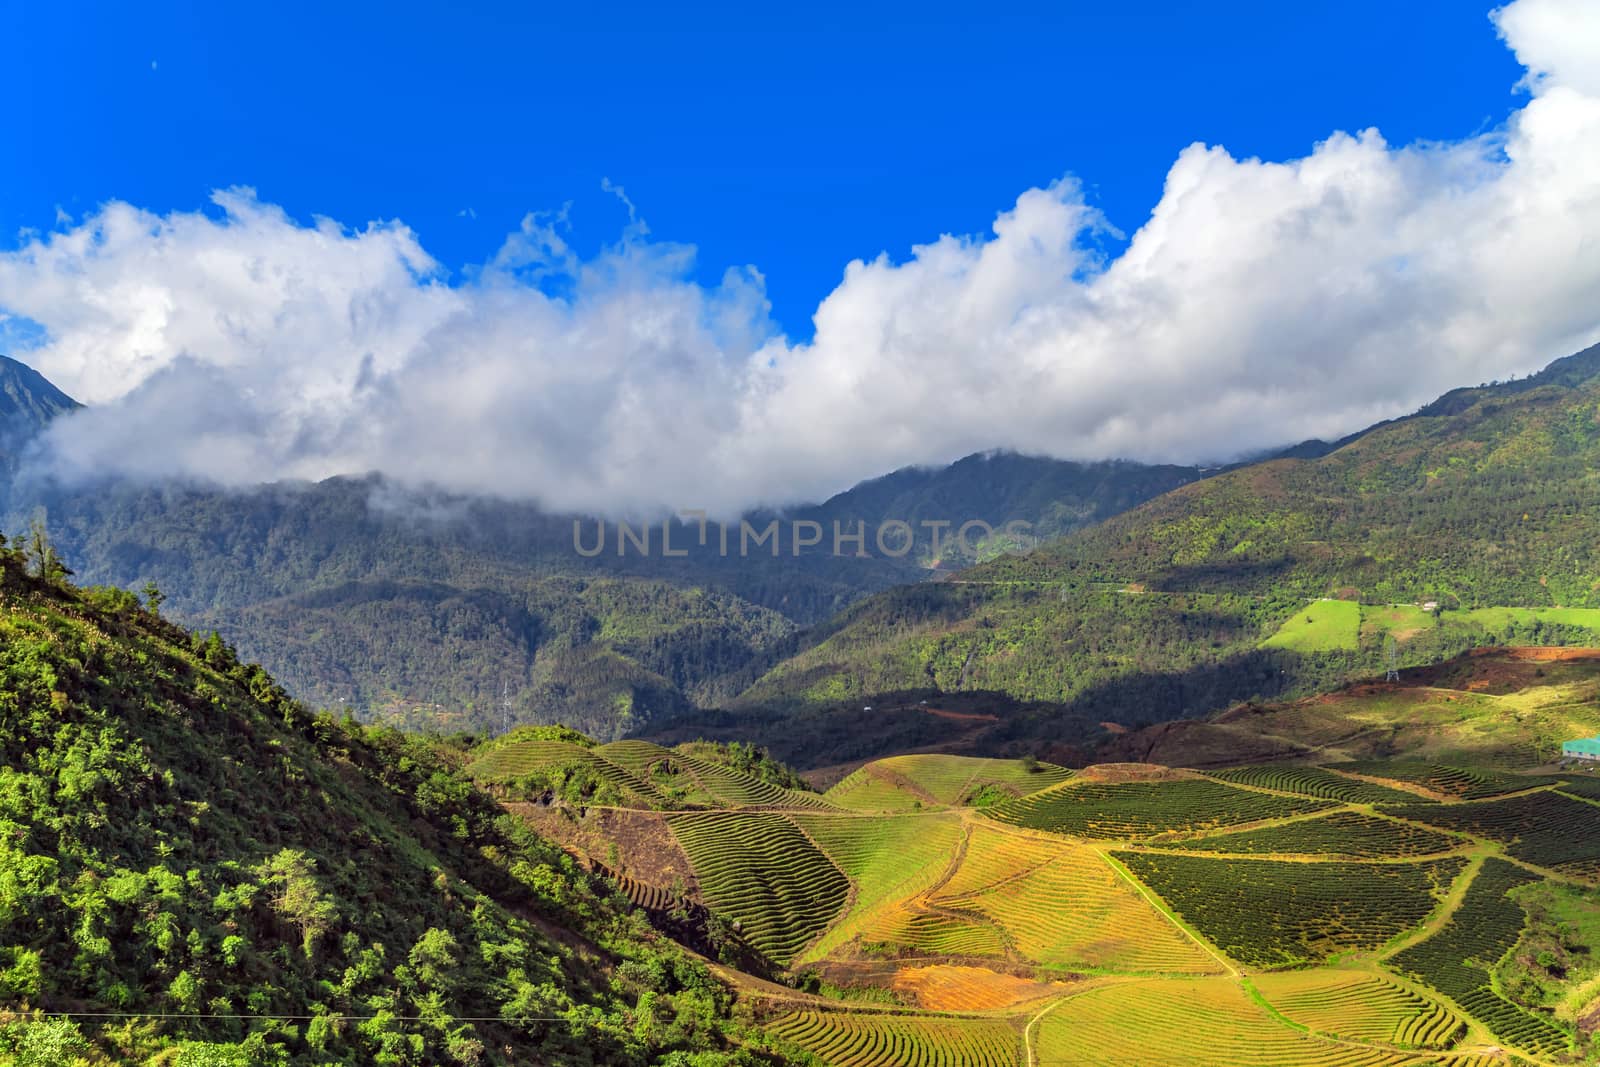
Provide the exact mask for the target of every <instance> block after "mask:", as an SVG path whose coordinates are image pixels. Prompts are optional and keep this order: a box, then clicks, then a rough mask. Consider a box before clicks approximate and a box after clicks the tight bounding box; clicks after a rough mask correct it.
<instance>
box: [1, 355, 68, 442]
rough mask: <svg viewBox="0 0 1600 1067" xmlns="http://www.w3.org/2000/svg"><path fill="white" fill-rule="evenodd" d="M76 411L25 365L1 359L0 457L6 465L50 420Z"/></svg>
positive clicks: (59, 391)
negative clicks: (0, 456) (4, 460)
mask: <svg viewBox="0 0 1600 1067" xmlns="http://www.w3.org/2000/svg"><path fill="white" fill-rule="evenodd" d="M79 407H82V405H81V404H79V403H78V402H77V401H76V400H74V399H72V398H71V397H70V396H68V395H67V394H66V393H63V392H62V391H61V390H59V389H57V388H56V387H55V386H54V385H52V384H50V382H49V381H48V380H47V379H46V378H45V377H44V375H42V374H40V373H39V372H38V371H36V370H34V369H33V368H32V367H30V366H28V365H27V364H26V363H19V362H17V361H16V360H14V359H12V358H11V357H9V356H0V454H3V455H4V456H5V457H6V461H7V464H8V465H12V464H13V457H15V455H16V453H18V452H19V451H20V450H21V449H22V448H23V447H24V446H25V445H26V444H27V443H28V442H29V441H31V440H33V439H34V438H35V437H37V436H38V435H39V433H40V432H41V431H43V430H44V428H45V426H47V425H49V423H50V420H52V419H54V418H55V417H56V416H58V415H63V414H66V413H67V412H70V411H74V410H76V409H78V408H79Z"/></svg>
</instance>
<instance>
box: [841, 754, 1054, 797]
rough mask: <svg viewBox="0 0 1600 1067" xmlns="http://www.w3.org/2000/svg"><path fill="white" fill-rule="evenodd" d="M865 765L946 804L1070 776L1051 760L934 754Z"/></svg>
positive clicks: (1014, 792)
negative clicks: (1028, 760)
mask: <svg viewBox="0 0 1600 1067" xmlns="http://www.w3.org/2000/svg"><path fill="white" fill-rule="evenodd" d="M868 766H871V767H875V768H877V769H879V770H881V771H883V772H886V773H887V774H889V775H892V776H894V778H896V779H898V780H900V781H902V782H904V783H906V784H907V785H908V786H909V787H910V788H911V789H912V790H914V791H915V792H916V793H918V794H919V795H920V796H922V797H924V798H925V799H927V800H931V801H933V802H934V803H936V804H945V805H949V806H959V805H967V804H973V803H978V802H981V801H983V800H984V799H989V798H992V799H1007V798H1014V797H1020V796H1026V795H1027V794H1029V793H1037V792H1038V791H1039V790H1041V789H1047V788H1049V787H1050V786H1053V785H1057V784H1059V783H1061V782H1064V781H1066V780H1067V778H1069V777H1071V775H1072V772H1071V771H1069V770H1067V769H1066V768H1065V767H1058V766H1056V765H1055V764H1053V763H1038V762H1035V763H1032V764H1027V763H1024V762H1023V761H1021V760H1013V759H982V758H979V757H976V756H948V755H941V754H934V753H928V754H920V755H911V756H891V757H889V758H888V759H882V760H878V761H876V762H875V763H872V764H869V765H868Z"/></svg>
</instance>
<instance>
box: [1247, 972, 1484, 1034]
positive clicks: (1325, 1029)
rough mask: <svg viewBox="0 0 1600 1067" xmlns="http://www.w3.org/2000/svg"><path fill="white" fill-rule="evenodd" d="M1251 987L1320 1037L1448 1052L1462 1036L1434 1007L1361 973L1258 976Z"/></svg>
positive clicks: (1448, 1014)
mask: <svg viewBox="0 0 1600 1067" xmlns="http://www.w3.org/2000/svg"><path fill="white" fill-rule="evenodd" d="M1251 983H1252V984H1253V985H1254V986H1255V987H1256V990H1257V991H1258V992H1259V993H1260V994H1261V996H1262V998H1263V999H1265V1000H1266V1001H1267V1003H1269V1004H1271V1005H1272V1006H1273V1008H1275V1009H1276V1010H1277V1011H1278V1012H1279V1013H1280V1014H1281V1015H1283V1016H1284V1017H1285V1018H1287V1019H1289V1020H1290V1021H1292V1022H1295V1023H1299V1024H1300V1025H1301V1026H1304V1027H1306V1028H1307V1029H1309V1030H1312V1031H1313V1032H1316V1033H1320V1034H1329V1035H1333V1036H1336V1037H1348V1038H1354V1039H1356V1040H1358V1041H1374V1042H1381V1043H1384V1044H1391V1045H1401V1046H1403V1047H1405V1048H1421V1049H1447V1048H1450V1047H1452V1046H1453V1045H1455V1043H1456V1042H1457V1041H1458V1040H1459V1039H1460V1037H1461V1036H1462V1034H1463V1033H1464V1032H1465V1030H1466V1024H1465V1023H1463V1022H1462V1021H1461V1018H1460V1017H1459V1016H1457V1015H1456V1014H1455V1013H1454V1012H1452V1011H1451V1010H1450V1009H1448V1008H1446V1007H1445V1006H1444V1005H1443V1004H1440V1003H1439V1002H1438V1001H1435V1000H1430V999H1429V998H1427V997H1424V996H1422V995H1421V994H1420V993H1414V992H1412V991H1411V990H1409V989H1407V988H1405V987H1404V986H1402V985H1400V984H1399V983H1398V982H1395V981H1392V980H1390V979H1387V978H1381V977H1379V976H1378V975H1375V974H1370V973H1367V972H1363V971H1326V970H1324V971H1287V972H1283V973H1279V974H1262V975H1257V976H1255V977H1254V978H1252V979H1251Z"/></svg>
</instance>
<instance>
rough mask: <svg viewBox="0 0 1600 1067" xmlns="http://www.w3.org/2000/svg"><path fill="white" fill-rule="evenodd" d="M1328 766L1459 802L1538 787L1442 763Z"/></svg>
mask: <svg viewBox="0 0 1600 1067" xmlns="http://www.w3.org/2000/svg"><path fill="white" fill-rule="evenodd" d="M1329 766H1330V767H1331V768H1332V769H1333V770H1336V771H1343V772H1345V773H1348V774H1361V775H1366V776H1368V777H1371V778H1386V779H1388V780H1389V781H1392V782H1409V783H1411V784H1412V785H1417V786H1421V787H1422V788H1423V789H1426V790H1428V791H1430V792H1433V793H1438V794H1441V795H1443V796H1446V797H1453V798H1455V799H1457V800H1481V799H1483V798H1484V797H1497V796H1502V795H1504V794H1506V793H1517V792H1520V791H1522V790H1524V789H1530V788H1532V787H1533V786H1535V785H1538V784H1539V783H1538V782H1536V781H1531V780H1529V779H1528V778H1525V777H1523V776H1521V775H1516V774H1507V773H1505V772H1504V771H1490V770H1482V769H1477V768H1467V767H1447V766H1445V765H1443V764H1439V763H1403V762H1402V763H1386V762H1384V761H1382V760H1359V761H1354V762H1350V763H1334V764H1329Z"/></svg>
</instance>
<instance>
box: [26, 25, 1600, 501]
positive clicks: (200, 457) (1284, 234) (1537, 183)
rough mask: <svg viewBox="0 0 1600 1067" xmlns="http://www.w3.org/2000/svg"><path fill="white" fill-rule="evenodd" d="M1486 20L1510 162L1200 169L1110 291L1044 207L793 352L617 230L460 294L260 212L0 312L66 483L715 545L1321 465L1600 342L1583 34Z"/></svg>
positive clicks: (1174, 191)
mask: <svg viewBox="0 0 1600 1067" xmlns="http://www.w3.org/2000/svg"><path fill="white" fill-rule="evenodd" d="M1495 18H1496V22H1497V25H1498V26H1499V28H1500V31H1501V33H1502V35H1503V36H1504V37H1505V39H1506V41H1507V43H1508V44H1509V46H1510V47H1511V48H1512V49H1513V50H1514V51H1515V52H1516V54H1517V56H1518V57H1519V59H1520V60H1521V61H1522V62H1523V63H1524V64H1525V65H1526V66H1527V67H1528V68H1529V76H1528V78H1527V80H1526V85H1527V87H1528V88H1529V90H1530V92H1531V94H1532V95H1531V97H1530V98H1529V100H1528V101H1527V103H1526V105H1525V106H1524V107H1523V108H1522V109H1521V110H1520V111H1519V112H1518V113H1517V114H1516V115H1515V116H1514V117H1513V119H1512V120H1511V122H1510V123H1509V124H1508V126H1507V127H1506V128H1505V129H1503V130H1499V131H1496V132H1494V133H1493V134H1490V135H1486V136H1479V137H1475V138H1472V139H1468V140H1465V141H1460V142H1453V143H1442V144H1421V145H1410V146H1401V147H1395V146H1390V145H1388V144H1386V143H1385V142H1384V140H1383V138H1382V137H1381V136H1380V135H1379V134H1378V133H1377V132H1376V131H1364V132H1361V133H1359V134H1355V135H1347V134H1342V133H1339V134H1334V135H1332V136H1330V137H1329V138H1328V139H1327V140H1326V141H1324V142H1322V143H1320V144H1319V145H1317V146H1316V148H1315V149H1314V150H1313V151H1312V152H1311V154H1310V155H1308V156H1306V157H1305V158H1303V159H1297V160H1291V161H1288V162H1282V163H1275V162H1263V161H1261V160H1255V159H1243V160H1241V159H1235V158H1234V157H1232V156H1231V155H1229V154H1228V153H1227V152H1226V151H1225V150H1224V149H1222V148H1220V147H1207V146H1204V145H1198V144H1197V145H1192V146H1190V147H1189V148H1187V149H1185V150H1184V151H1183V152H1182V153H1181V154H1180V155H1179V157H1178V159H1177V161H1176V163H1175V164H1174V165H1173V167H1172V169H1171V171H1170V173H1169V174H1168V177H1167V183H1166V188H1165V191H1164V193H1163V196H1162V199H1161V201H1160V202H1159V203H1158V204H1157V205H1156V207H1155V209H1154V211H1153V213H1152V215H1151V217H1150V219H1149V220H1148V221H1147V222H1146V223H1145V225H1144V226H1143V227H1142V228H1141V229H1140V230H1139V231H1138V232H1137V233H1136V234H1135V235H1134V236H1133V238H1132V239H1131V241H1130V243H1129V244H1128V247H1127V248H1126V249H1125V250H1124V251H1123V252H1122V253H1121V255H1119V256H1118V257H1116V258H1115V259H1114V260H1111V261H1109V262H1101V261H1099V260H1098V259H1097V258H1096V256H1095V255H1094V254H1093V253H1091V252H1090V251H1088V250H1087V249H1089V248H1090V247H1092V242H1091V241H1090V240H1089V238H1090V237H1092V235H1093V232H1094V231H1095V229H1096V228H1097V227H1099V226H1102V225H1103V222H1102V220H1101V219H1100V218H1099V217H1098V215H1097V214H1096V212H1095V211H1094V210H1093V209H1092V208H1091V207H1089V206H1088V205H1087V204H1086V203H1085V202H1084V200H1083V197H1082V194H1081V192H1080V190H1079V188H1078V186H1077V185H1076V184H1075V183H1073V182H1071V181H1062V182H1059V183H1057V184H1055V185H1053V186H1051V187H1049V188H1046V189H1031V190H1028V191H1027V192H1025V193H1023V194H1022V195H1021V196H1020V197H1019V198H1018V200H1017V202H1016V204H1015V205H1014V206H1013V207H1012V208H1011V209H1010V210H1008V211H1006V212H1004V213H1002V214H1001V215H1000V216H999V217H998V219H997V220H996V222H995V225H994V232H993V234H992V235H989V236H987V237H984V238H957V237H950V236H946V237H942V238H940V239H939V240H937V241H934V242H932V243H930V244H927V245H923V246H921V247H919V248H917V249H915V250H914V252H913V254H912V256H911V257H910V258H909V259H908V260H907V261H905V262H903V263H893V262H891V261H889V260H888V259H887V258H885V257H880V258H878V259H877V260H875V261H873V262H870V263H869V262H861V261H857V262H854V263H851V264H850V265H849V266H848V267H847V268H846V269H845V274H844V279H843V281H842V282H841V283H840V285H839V287H838V288H837V289H836V290H835V291H834V292H833V293H831V294H829V296H828V297H827V298H826V299H825V300H824V301H823V302H822V303H821V305H820V306H819V307H818V309H817V313H816V332H815V336H814V338H813V339H812V340H811V341H810V342H808V343H795V342H791V341H789V340H788V339H786V338H784V337H782V336H780V335H779V334H778V333H777V332H776V331H775V329H774V327H773V325H772V323H771V321H770V319H769V317H768V314H767V306H766V301H765V296H764V293H763V288H762V284H763V283H762V278H761V276H760V274H759V273H758V272H756V271H755V270H754V269H752V268H746V269H743V270H735V271H730V272H729V273H728V274H727V275H726V276H725V277H724V279H723V280H722V282H721V283H720V284H719V285H716V286H712V287H705V286H701V285H697V284H695V283H693V282H692V281H691V280H689V272H688V267H689V266H690V260H691V257H692V250H691V249H688V248H685V247H682V246H677V245H671V244H665V243H660V242H653V241H650V240H649V239H648V231H647V230H646V229H645V227H644V225H643V223H642V222H640V221H639V220H638V219H637V217H636V216H632V215H631V214H630V217H631V218H632V220H633V221H632V222H631V223H630V225H629V228H628V230H627V231H626V233H625V235H624V238H623V239H622V240H621V241H620V242H619V243H618V245H617V246H615V247H613V248H611V249H609V250H607V251H605V252H604V253H602V254H601V255H599V256H598V257H596V258H594V259H592V260H588V261H584V260H581V259H580V258H579V257H578V256H577V255H576V254H575V253H574V252H573V250H572V249H571V248H570V247H569V246H568V245H567V243H566V242H565V241H564V240H563V238H562V229H561V225H562V217H561V216H557V217H555V218H554V219H551V218H542V217H538V216H530V217H529V218H528V219H527V220H525V222H524V224H523V226H522V227H521V228H520V229H519V230H518V232H516V233H515V234H513V235H512V236H511V237H510V238H508V239H507V241H506V243H505V245H504V246H503V247H502V249H501V250H500V252H499V253H498V254H497V255H496V256H494V257H493V258H492V259H491V260H490V261H489V262H488V263H487V264H485V265H484V266H483V267H481V268H478V269H475V270H474V271H472V272H471V273H470V276H469V278H468V280H467V281H465V282H464V283H462V284H457V285H450V284H447V283H446V281H445V280H444V279H443V278H442V276H441V275H440V273H439V271H438V267H437V265H436V264H435V263H434V262H433V260H432V259H431V258H430V257H429V256H428V254H427V253H426V252H425V251H424V250H423V248H422V246H421V244H420V242H419V241H418V239H417V237H416V236H415V235H414V234H412V233H411V232H410V231H409V230H407V229H406V228H405V227H403V226H401V225H398V224H374V225H369V226H367V227H365V228H362V229H354V230H352V229H348V228H345V227H342V226H339V225H337V224H335V223H333V222H329V221H325V220H319V221H317V222H316V223H314V224H313V225H310V226H307V225H302V224H299V223H297V222H295V221H294V220H292V219H290V218H288V217H287V216H285V215H284V214H283V213H282V212H281V211H279V210H278V209H276V208H274V207H272V206H270V205H267V204H263V203H261V202H259V201H258V200H257V199H256V198H255V197H254V195H253V194H251V193H249V192H248V191H231V192H226V193H221V194H218V195H217V197H216V198H215V199H216V207H217V209H218V210H216V211H213V212H211V213H209V214H206V213H195V214H183V213H175V214H172V215H166V216H157V215H152V214H149V213H146V212H142V211H139V210H138V209H136V208H133V207H130V206H128V205H126V204H120V203H116V204H111V205H108V206H106V207H105V208H103V209H102V210H101V211H100V212H99V213H98V214H96V215H94V216H92V217H90V218H88V219H85V220H84V221H83V222H81V223H80V224H78V225H77V226H76V228H70V229H66V230H65V231H64V232H61V233H57V234H53V235H51V236H49V237H44V238H36V239H33V240H31V241H29V242H28V243H27V244H25V245H24V246H23V247H22V248H21V249H19V250H18V251H16V252H14V253H8V254H4V255H0V308H4V309H7V310H9V311H10V312H12V313H14V314H17V315H21V316H24V317H26V318H28V319H32V320H33V321H35V322H37V323H38V324H40V325H41V326H42V327H43V328H44V329H45V330H46V331H47V333H48V340H47V342H46V343H44V344H43V345H41V346H40V347H38V348H36V349H35V350H33V351H32V352H30V353H23V356H24V358H26V359H28V360H30V361H31V362H33V363H34V364H35V365H37V366H38V368H39V369H40V370H41V371H42V372H44V373H45V374H46V375H47V376H49V377H51V378H52V379H54V380H56V381H57V382H58V383H59V384H61V385H62V386H63V387H64V388H66V389H67V390H68V391H69V392H72V393H74V394H75V395H78V396H79V397H80V398H81V399H84V400H87V401H89V402H91V403H92V404H94V405H96V406H95V407H94V408H93V409H92V410H90V411H88V412H85V413H82V414H80V415H77V416H74V417H73V418H71V419H70V420H67V421H65V422H63V423H62V424H60V426H59V428H58V429H57V430H56V431H55V432H54V434H53V442H52V443H53V445H54V447H55V449H56V450H57V452H58V454H59V455H60V456H61V457H62V460H61V462H62V463H63V464H64V465H65V467H66V468H68V469H75V470H78V471H90V472H103V471H118V472H125V473H135V474H146V475H162V474H184V475H193V476H200V477H205V478H210V479H215V480H219V481H223V482H227V483H233V484H238V483H248V482H254V481H259V480H263V479H269V478H275V477H321V476H325V475H329V474H334V473H346V472H354V471H365V470H374V469H376V470H382V471H385V472H387V473H389V474H391V475H393V476H395V477H397V478H401V479H405V480H410V481H417V482H424V481H426V482H433V483H437V484H440V485H444V486H447V487H451V488H456V489H463V490H485V491H495V492H500V493H504V494H508V495H515V496H525V497H531V498H536V499H539V500H541V501H542V502H544V503H545V504H547V505H549V506H552V507H559V508H577V509H595V510H619V509H628V510H637V509H648V508H651V507H657V506H671V507H690V506H709V507H712V508H716V509H723V510H727V509H732V508H737V507H740V506H743V505H748V504H751V503H755V502H779V501H783V500H790V499H796V498H808V497H816V496H819V495H822V494H825V493H827V492H830V491H833V490H836V489H839V488H841V487H843V486H845V485H847V484H849V483H851V482H853V481H854V480H856V479H859V478H861V477H866V476H870V475H873V474H877V473H881V472H883V471H885V470H888V469H890V468H893V467H896V466H900V465H904V464H907V463H916V462H931V461H938V460H946V459H951V458H954V457H956V456H959V455H962V454H964V453H967V452H971V451H974V450H978V449H984V448H992V447H1011V448H1018V449H1023V450H1027V451H1033V452H1044V453H1050V454H1054V455H1060V456H1069V457H1077V458H1090V457H1101V456H1127V457H1134V458H1140V459H1149V460H1183V461H1193V460H1204V459H1214V458H1219V457H1225V456H1231V455H1237V454H1239V453H1241V452H1244V451H1248V450H1251V449H1256V448H1261V447H1267V446H1271V445H1275V444H1281V443H1285V442H1290V441H1296V440H1300V439H1302V438H1306V437H1310V436H1323V437H1330V436H1335V435H1338V434H1342V433H1344V432H1347V431H1349V430H1352V429H1355V428H1358V427H1360V426H1362V425H1365V424H1367V423H1370V422H1372V421H1374V420H1376V419H1379V418H1384V417H1387V416H1391V415H1394V414H1397V413H1400V412H1403V411H1406V410H1409V409H1411V408H1414V407H1415V406H1416V405H1417V404H1418V403H1420V402H1422V401H1425V400H1428V399H1431V398H1432V397H1433V396H1434V395H1436V394H1438V393H1439V392H1441V391H1443V390H1445V389H1447V388H1450V387H1452V386H1455V385H1459V384H1470V383H1475V382H1478V381H1481V380H1484V379H1488V378H1495V377H1506V376H1508V375H1510V374H1513V373H1522V372H1526V371H1529V370H1533V369H1535V368H1537V367H1538V366H1540V365H1542V364H1543V363H1545V362H1547V361H1548V360H1549V359H1551V358H1553V357H1554V356H1557V355H1562V354H1565V353H1567V352H1569V351H1572V350H1575V349H1577V348H1579V347H1581V346H1582V345H1584V344H1586V343H1588V342H1591V341H1593V340H1595V339H1596V338H1600V301H1597V300H1596V299H1595V295H1596V293H1600V83H1597V80H1596V79H1597V76H1596V74H1595V73H1594V72H1595V71H1597V70H1600V8H1597V7H1596V6H1595V5H1594V4H1592V3H1589V2H1587V0H1518V2H1517V3H1515V4H1512V5H1510V6H1509V7H1507V8H1504V9H1502V10H1501V11H1498V12H1496V13H1495ZM608 188H613V189H614V191H615V192H616V194H617V195H618V196H619V197H621V198H622V199H623V200H624V201H625V202H626V197H625V195H624V194H623V193H622V191H621V189H620V188H615V187H611V186H609V184H608ZM629 207H630V213H631V207H632V205H631V204H630V205H629Z"/></svg>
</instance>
